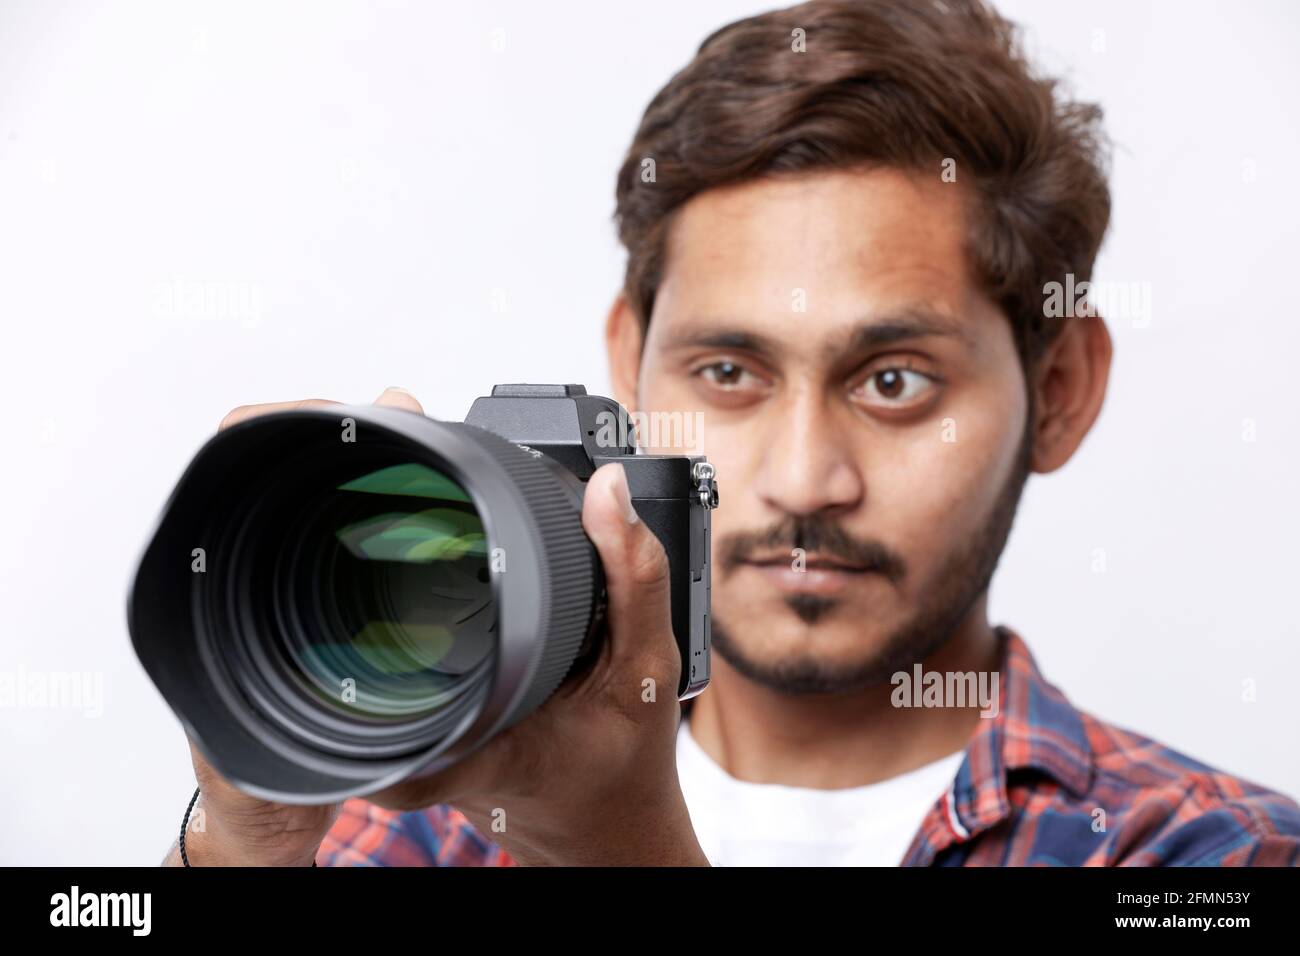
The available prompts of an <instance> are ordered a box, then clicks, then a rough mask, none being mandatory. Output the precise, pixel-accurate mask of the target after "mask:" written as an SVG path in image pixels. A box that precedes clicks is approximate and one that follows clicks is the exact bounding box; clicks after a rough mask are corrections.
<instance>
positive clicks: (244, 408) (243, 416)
mask: <svg viewBox="0 0 1300 956" xmlns="http://www.w3.org/2000/svg"><path fill="white" fill-rule="evenodd" d="M339 404H341V403H340V402H332V401H330V400H329V399H325V398H304V399H302V400H301V401H297V402H267V403H266V404H264V405H240V406H239V407H238V408H235V409H232V410H231V411H230V412H229V414H227V415H226V417H225V418H223V419H222V420H221V424H220V425H218V426H217V431H225V430H226V429H227V428H229V427H230V426H231V425H238V424H239V423H240V422H246V421H248V420H249V419H250V418H257V417H258V416H259V415H269V414H271V413H272V412H291V411H293V410H295V409H298V408H328V407H329V406H331V405H339Z"/></svg>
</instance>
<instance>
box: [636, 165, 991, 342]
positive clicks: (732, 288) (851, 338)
mask: <svg viewBox="0 0 1300 956" xmlns="http://www.w3.org/2000/svg"><path fill="white" fill-rule="evenodd" d="M952 185H953V184H944V183H941V182H940V181H939V179H938V176H937V175H936V176H935V177H934V182H932V183H931V182H929V181H926V180H924V179H923V178H920V177H918V176H917V175H916V174H911V173H905V172H901V171H898V170H893V169H871V170H860V171H853V172H834V173H817V174H809V175H801V176H798V177H782V178H779V179H770V180H762V181H757V182H754V183H747V184H744V185H743V186H737V187H728V188H727V189H721V190H714V191H712V192H710V193H705V194H702V195H701V196H699V197H696V199H694V200H692V202H691V203H689V204H688V205H687V206H686V207H684V208H683V209H682V210H681V211H680V212H679V215H678V217H677V219H676V221H675V222H674V224H673V226H672V231H671V232H670V242H669V250H670V253H669V256H668V261H667V263H666V268H665V270H664V274H663V277H662V282H661V284H660V287H659V292H658V295H657V297H656V304H655V318H654V321H653V322H652V326H654V325H656V324H657V325H658V326H659V327H658V328H652V331H651V334H652V336H655V337H656V338H658V339H659V344H661V345H664V346H672V345H678V344H681V345H689V344H700V345H708V344H711V343H716V344H717V345H719V346H720V347H735V348H742V347H749V346H748V345H746V344H745V343H744V342H742V341H741V340H742V339H745V340H746V341H748V342H749V343H750V344H754V345H757V344H759V343H767V344H770V345H773V346H775V345H776V344H777V343H780V342H782V341H784V342H785V343H786V345H787V347H789V346H791V345H794V344H797V345H798V346H799V347H801V348H803V347H810V348H817V349H837V348H844V349H848V348H854V347H867V346H870V345H873V344H889V342H890V341H891V340H892V341H902V340H904V339H907V338H914V337H918V336H922V335H934V336H943V335H946V336H950V337H953V338H955V339H956V340H960V341H961V342H962V343H963V344H966V345H973V344H974V342H973V341H972V339H973V338H974V332H973V329H972V325H973V322H972V319H973V316H972V314H971V313H972V312H973V311H974V310H975V303H974V302H973V301H972V300H973V299H974V298H976V297H977V296H978V295H979V292H978V290H977V289H976V288H975V287H974V285H973V283H972V282H971V281H970V277H969V274H968V270H967V267H966V261H965V243H964V222H963V218H962V199H961V196H960V194H958V193H957V192H955V191H954V190H952V188H951V187H952ZM983 304H985V303H981V305H983ZM980 311H983V310H982V309H981V310H980ZM728 339H730V340H731V341H734V342H735V343H736V344H735V345H734V346H727V345H726V341H727V340H728ZM754 350H755V351H758V350H759V349H757V348H755V349H754Z"/></svg>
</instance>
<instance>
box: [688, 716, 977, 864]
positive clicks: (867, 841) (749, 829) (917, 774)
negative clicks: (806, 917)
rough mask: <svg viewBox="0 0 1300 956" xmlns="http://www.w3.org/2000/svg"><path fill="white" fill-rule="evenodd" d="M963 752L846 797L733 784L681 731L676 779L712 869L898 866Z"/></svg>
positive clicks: (828, 792)
mask: <svg viewBox="0 0 1300 956" xmlns="http://www.w3.org/2000/svg"><path fill="white" fill-rule="evenodd" d="M964 756H965V751H964V750H958V751H957V752H955V753H951V754H949V755H948V756H946V757H943V758H941V759H939V760H936V761H935V762H934V763H929V764H926V765H925V766H924V767H918V768H917V769H916V770H912V771H909V772H908V773H905V774H902V775H900V776H897V777H894V778H892V779H890V780H882V781H880V782H879V783H873V784H868V785H867V786H865V787H849V788H847V789H842V790H816V789H812V788H808V787H787V786H784V785H783V784H776V783H748V782H746V781H743V780H736V779H735V778H734V777H732V776H731V775H730V774H728V773H727V772H726V771H725V770H723V769H722V767H720V766H718V764H717V763H715V762H714V761H713V758H712V757H710V756H709V755H708V754H707V753H705V752H704V749H703V748H702V747H700V745H699V743H698V742H696V740H695V737H694V736H692V734H691V731H690V722H689V721H686V720H683V721H682V722H681V724H680V726H679V728H678V731H677V774H678V776H679V777H680V778H681V784H682V792H683V794H684V795H685V797H686V806H687V809H688V810H689V811H690V814H691V823H692V824H693V825H694V827H695V835H696V837H698V838H699V841H700V847H701V848H702V849H703V850H704V855H705V856H707V857H708V858H709V862H710V863H712V864H713V865H714V866H897V865H898V864H899V863H901V862H902V860H903V855H904V854H905V853H906V852H907V848H908V847H909V846H911V843H912V838H913V837H915V836H916V831H917V830H918V829H919V828H920V826H921V821H922V820H924V819H925V815H926V813H928V812H929V810H930V807H931V806H933V805H934V802H935V801H936V800H937V799H939V797H940V796H942V795H943V794H944V793H945V791H947V789H948V787H949V785H950V784H951V783H952V781H953V778H954V777H956V775H957V770H958V768H960V767H961V762H962V758H963V757H964Z"/></svg>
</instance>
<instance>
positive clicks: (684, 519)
mask: <svg viewBox="0 0 1300 956" xmlns="http://www.w3.org/2000/svg"><path fill="white" fill-rule="evenodd" d="M465 424H466V425H472V426H475V427H477V428H482V429H484V430H485V431H490V432H493V433H494V434H496V435H499V436H500V437H502V438H504V439H506V440H507V441H509V442H512V443H514V444H516V445H519V446H521V447H522V448H524V449H526V450H529V451H530V452H532V453H533V454H535V455H545V456H546V457H547V458H548V459H550V460H551V461H553V462H555V463H556V464H558V465H559V466H561V468H562V469H563V470H564V472H566V473H567V474H568V475H571V476H572V478H573V479H576V483H574V484H573V488H574V490H575V493H576V494H577V496H578V498H577V501H578V505H579V507H580V506H581V494H582V490H583V489H584V488H585V485H586V481H587V479H589V478H590V477H591V476H592V474H593V473H594V472H595V470H596V469H597V468H599V467H601V466H602V465H605V464H609V463H612V462H613V463H618V464H620V465H622V466H623V470H624V472H625V473H626V475H627V481H628V488H629V490H630V491H631V495H632V505H633V507H634V508H635V509H636V512H637V516H638V517H639V518H640V519H641V520H642V521H644V522H645V525H646V527H647V528H649V529H650V530H651V531H653V532H654V533H655V536H656V537H657V538H658V539H659V541H660V543H661V544H662V545H663V547H664V552H665V554H666V555H667V557H668V568H669V578H670V583H671V592H672V627H673V635H674V636H675V638H676V640H677V648H678V652H679V653H680V654H681V659H682V674H681V679H680V681H679V683H678V686H677V696H678V698H679V699H682V700H685V699H686V698H689V697H694V696H695V695H696V694H698V693H699V692H700V691H702V690H703V689H704V688H705V687H706V686H707V685H708V682H709V646H710V639H709V638H710V631H709V597H710V568H709V565H710V533H711V522H710V512H711V511H712V509H713V508H715V507H717V505H718V490H717V485H716V483H715V481H714V472H713V468H712V466H711V465H709V463H708V462H707V461H705V459H704V458H703V457H702V456H693V455H638V454H637V453H636V437H635V435H636V432H635V428H634V427H633V426H632V424H631V423H630V422H629V420H628V415H627V411H626V410H625V409H624V408H623V407H622V406H621V405H619V404H618V403H617V402H615V401H614V400H612V399H609V398H604V397H601V396H598V395H588V394H587V390H586V389H585V388H584V387H583V386H581V385H522V384H520V385H496V386H493V388H492V394H491V395H490V396H487V397H484V398H479V399H477V400H476V401H475V402H474V404H473V406H471V408H470V411H469V414H468V415H466V416H465ZM601 607H602V608H603V600H602V602H601Z"/></svg>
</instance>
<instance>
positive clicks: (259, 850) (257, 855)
mask: <svg viewBox="0 0 1300 956" xmlns="http://www.w3.org/2000/svg"><path fill="white" fill-rule="evenodd" d="M319 848H320V845H319V843H314V844H297V845H294V844H286V843H280V842H277V843H259V842H256V841H249V840H247V839H240V838H239V837H238V836H234V835H231V834H229V833H226V832H224V831H222V830H221V828H220V827H207V828H205V829H203V830H194V829H191V830H190V831H189V832H188V833H186V834H185V853H186V856H188V857H189V860H190V865H191V866H196V867H197V866H311V865H312V864H313V863H314V862H315V860H316V853H317V851H318V850H319ZM177 856H178V858H179V851H178V852H177Z"/></svg>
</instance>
